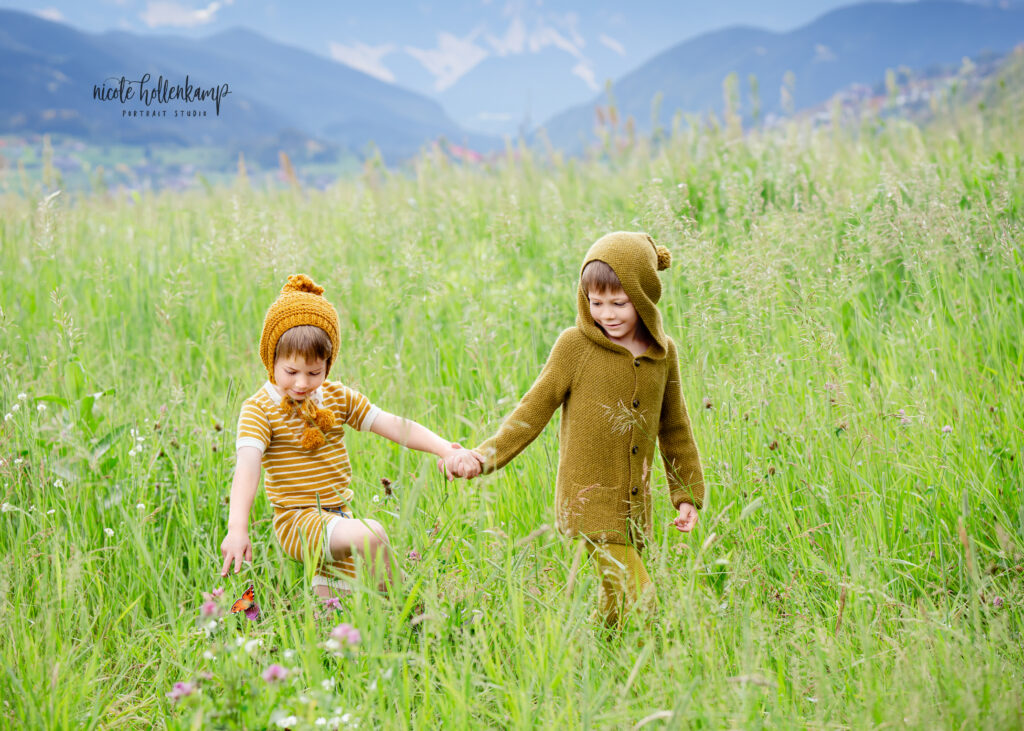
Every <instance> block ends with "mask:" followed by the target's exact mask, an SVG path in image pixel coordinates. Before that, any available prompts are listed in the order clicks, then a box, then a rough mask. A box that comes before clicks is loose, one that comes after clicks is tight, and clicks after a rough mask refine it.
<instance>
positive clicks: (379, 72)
mask: <svg viewBox="0 0 1024 731" xmlns="http://www.w3.org/2000/svg"><path fill="white" fill-rule="evenodd" d="M329 46H330V51H331V58H333V59H334V60H335V61H339V62H341V63H343V64H345V65H346V66H351V67H352V68H354V69H356V70H357V71H362V72H363V73H364V74H369V75H370V76H373V77H376V78H378V79H380V80H381V81H389V82H394V80H395V75H394V74H393V73H392V72H391V70H390V69H389V68H388V67H387V66H385V65H384V57H385V56H387V55H388V54H390V53H393V52H394V51H395V49H396V46H395V44H394V43H385V44H383V45H381V46H368V45H366V44H365V43H359V42H356V43H355V44H353V45H351V46H345V45H342V44H341V43H334V42H333V41H332V42H331V43H330V44H329Z"/></svg>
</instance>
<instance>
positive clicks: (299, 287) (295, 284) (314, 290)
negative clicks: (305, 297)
mask: <svg viewBox="0 0 1024 731" xmlns="http://www.w3.org/2000/svg"><path fill="white" fill-rule="evenodd" d="M285 292H309V293H311V294H323V293H324V288H323V287H321V286H320V285H319V284H317V283H316V282H314V281H313V280H312V279H310V278H309V277H308V276H306V275H305V274H292V275H291V276H290V277H288V281H287V282H286V283H285V285H284V286H283V287H281V294H284V293H285Z"/></svg>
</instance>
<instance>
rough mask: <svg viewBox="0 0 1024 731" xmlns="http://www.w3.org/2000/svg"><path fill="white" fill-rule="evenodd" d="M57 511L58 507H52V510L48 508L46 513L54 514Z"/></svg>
mask: <svg viewBox="0 0 1024 731" xmlns="http://www.w3.org/2000/svg"><path fill="white" fill-rule="evenodd" d="M56 512H57V509H56V508H51V509H50V510H47V511H46V514H47V515H53V514H54V513H56Z"/></svg>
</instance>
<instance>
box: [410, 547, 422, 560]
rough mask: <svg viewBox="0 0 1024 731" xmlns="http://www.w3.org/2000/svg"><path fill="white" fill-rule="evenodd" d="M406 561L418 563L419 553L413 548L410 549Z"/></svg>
mask: <svg viewBox="0 0 1024 731" xmlns="http://www.w3.org/2000/svg"><path fill="white" fill-rule="evenodd" d="M408 559H409V560H410V561H419V560H420V552H419V551H417V550H416V549H415V548H414V549H412V550H411V551H409V555H408Z"/></svg>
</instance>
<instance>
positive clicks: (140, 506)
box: [135, 503, 146, 510]
mask: <svg viewBox="0 0 1024 731" xmlns="http://www.w3.org/2000/svg"><path fill="white" fill-rule="evenodd" d="M135 509H136V510H145V509H146V504H145V503H139V504H138V505H136V506H135Z"/></svg>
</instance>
